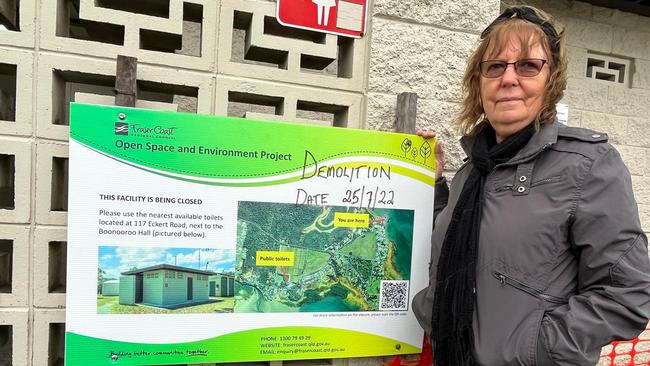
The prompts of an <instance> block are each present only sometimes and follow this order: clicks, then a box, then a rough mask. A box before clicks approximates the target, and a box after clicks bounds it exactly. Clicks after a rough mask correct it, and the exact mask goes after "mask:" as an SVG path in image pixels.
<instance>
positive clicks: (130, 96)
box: [115, 55, 138, 107]
mask: <svg viewBox="0 0 650 366" xmlns="http://www.w3.org/2000/svg"><path fill="white" fill-rule="evenodd" d="M137 75H138V59H137V58H135V57H128V56H122V55H118V56H117V69H116V71H115V105H117V106H121V107H135V100H136V98H137V96H136V90H137V84H136V80H137Z"/></svg>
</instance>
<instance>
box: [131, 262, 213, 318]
mask: <svg viewBox="0 0 650 366" xmlns="http://www.w3.org/2000/svg"><path fill="white" fill-rule="evenodd" d="M213 275H217V273H215V272H210V271H201V270H197V269H192V268H186V267H180V266H173V265H170V264H159V265H155V266H151V267H146V268H141V269H136V270H132V271H127V272H122V276H120V304H121V305H135V304H144V305H149V306H156V307H162V308H166V307H178V306H179V305H192V304H199V303H205V302H207V301H209V296H210V291H209V290H210V289H209V285H208V279H209V278H210V276H213Z"/></svg>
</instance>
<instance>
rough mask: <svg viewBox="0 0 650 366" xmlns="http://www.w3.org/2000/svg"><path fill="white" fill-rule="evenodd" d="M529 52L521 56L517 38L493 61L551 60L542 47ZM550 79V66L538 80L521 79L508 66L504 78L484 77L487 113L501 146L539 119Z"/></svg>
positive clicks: (482, 77) (485, 108)
mask: <svg viewBox="0 0 650 366" xmlns="http://www.w3.org/2000/svg"><path fill="white" fill-rule="evenodd" d="M528 51H529V52H528V55H527V56H526V57H523V56H521V55H520V53H521V50H520V49H519V45H518V42H517V40H516V39H515V38H514V37H513V38H511V39H510V40H509V41H508V46H507V47H506V48H505V49H504V50H503V51H501V53H499V54H498V55H497V56H496V57H494V58H491V59H495V60H502V61H506V62H515V61H517V60H520V59H522V58H531V59H533V58H536V59H543V60H548V58H547V55H546V53H545V52H544V49H543V48H542V46H541V45H540V44H539V43H535V44H530V46H529V48H528ZM483 61H485V58H484V59H483ZM548 76H549V70H548V64H547V63H546V64H544V66H543V67H542V71H541V72H540V73H539V74H538V75H537V76H530V77H524V76H519V75H517V73H516V72H515V68H514V65H508V66H507V68H506V71H505V72H504V74H503V75H502V76H500V77H496V78H486V77H484V76H482V75H481V102H482V103H483V111H484V112H485V115H486V116H487V119H488V120H489V121H490V124H491V125H492V128H494V130H495V131H496V137H497V142H501V141H503V140H504V139H505V138H507V137H508V136H510V135H512V134H514V133H516V132H517V131H519V130H521V129H522V128H524V127H526V126H527V125H528V124H529V123H530V122H532V121H533V120H534V119H535V116H536V115H537V113H538V112H539V111H540V109H541V108H542V102H543V99H544V88H545V86H546V82H547V80H548Z"/></svg>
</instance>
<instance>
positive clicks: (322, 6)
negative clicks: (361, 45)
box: [277, 0, 368, 38]
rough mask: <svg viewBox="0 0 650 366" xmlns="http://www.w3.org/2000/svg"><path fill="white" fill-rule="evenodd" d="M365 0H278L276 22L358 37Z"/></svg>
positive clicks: (363, 29) (363, 21) (363, 23)
mask: <svg viewBox="0 0 650 366" xmlns="http://www.w3.org/2000/svg"><path fill="white" fill-rule="evenodd" d="M367 15H368V1H367V0H278V7H277V19H278V21H279V22H280V24H282V25H285V26H288V27H295V28H301V29H307V30H313V31H317V32H325V33H333V34H338V35H341V36H348V37H355V38H359V37H361V36H363V35H364V33H365V32H366V18H367Z"/></svg>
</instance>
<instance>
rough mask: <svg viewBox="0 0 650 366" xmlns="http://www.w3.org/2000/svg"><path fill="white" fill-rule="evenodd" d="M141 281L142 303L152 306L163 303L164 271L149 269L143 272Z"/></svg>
mask: <svg viewBox="0 0 650 366" xmlns="http://www.w3.org/2000/svg"><path fill="white" fill-rule="evenodd" d="M143 276H144V278H143V281H142V303H143V304H150V305H154V306H162V305H164V304H163V286H164V281H165V271H163V270H159V271H150V272H145V273H144V274H143Z"/></svg>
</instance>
